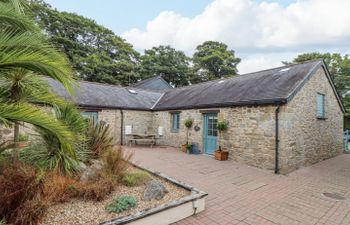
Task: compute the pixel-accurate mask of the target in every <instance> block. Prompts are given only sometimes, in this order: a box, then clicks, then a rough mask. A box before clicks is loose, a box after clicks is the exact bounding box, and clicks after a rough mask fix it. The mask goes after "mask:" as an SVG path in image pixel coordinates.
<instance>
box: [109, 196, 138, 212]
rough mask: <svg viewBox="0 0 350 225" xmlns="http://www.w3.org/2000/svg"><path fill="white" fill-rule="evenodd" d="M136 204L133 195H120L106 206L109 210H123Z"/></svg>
mask: <svg viewBox="0 0 350 225" xmlns="http://www.w3.org/2000/svg"><path fill="white" fill-rule="evenodd" d="M135 206H136V199H135V198H134V197H132V196H120V197H118V198H115V199H113V201H112V202H111V203H110V204H108V205H107V206H106V211H107V212H117V213H120V212H123V211H126V210H129V209H130V208H133V207H135Z"/></svg>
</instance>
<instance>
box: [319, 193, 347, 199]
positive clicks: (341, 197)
mask: <svg viewBox="0 0 350 225" xmlns="http://www.w3.org/2000/svg"><path fill="white" fill-rule="evenodd" d="M323 195H324V196H326V197H328V198H331V199H334V200H345V199H346V198H345V197H344V196H342V195H340V194H337V193H328V192H325V193H323Z"/></svg>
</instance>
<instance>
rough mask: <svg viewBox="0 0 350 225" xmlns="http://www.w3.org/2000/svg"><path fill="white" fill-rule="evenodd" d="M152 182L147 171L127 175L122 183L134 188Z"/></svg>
mask: <svg viewBox="0 0 350 225" xmlns="http://www.w3.org/2000/svg"><path fill="white" fill-rule="evenodd" d="M149 180H151V175H150V174H149V173H147V172H145V171H137V172H133V173H127V174H125V175H124V176H123V178H122V183H123V184H124V185H126V186H128V187H134V186H138V185H141V184H144V183H146V182H147V181H149Z"/></svg>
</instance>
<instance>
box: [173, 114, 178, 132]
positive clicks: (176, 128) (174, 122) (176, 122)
mask: <svg viewBox="0 0 350 225" xmlns="http://www.w3.org/2000/svg"><path fill="white" fill-rule="evenodd" d="M179 129H180V113H172V114H171V131H172V132H179Z"/></svg>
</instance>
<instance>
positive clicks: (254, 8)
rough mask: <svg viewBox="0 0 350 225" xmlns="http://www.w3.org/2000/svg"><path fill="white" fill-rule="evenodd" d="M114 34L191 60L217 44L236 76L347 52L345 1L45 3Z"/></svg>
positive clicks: (349, 16)
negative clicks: (307, 55)
mask: <svg viewBox="0 0 350 225" xmlns="http://www.w3.org/2000/svg"><path fill="white" fill-rule="evenodd" d="M45 1H46V2H47V3H49V4H51V5H52V6H53V7H54V8H57V9H58V10H60V11H68V12H75V13H78V14H80V15H83V16H85V17H88V18H91V19H94V20H95V21H96V22H98V23H99V24H102V25H104V26H105V27H107V28H109V29H111V30H113V31H114V32H115V33H116V34H117V35H120V36H121V37H123V38H124V39H125V40H126V41H127V42H129V43H131V44H132V45H133V46H134V48H135V49H136V50H138V51H140V52H143V50H144V49H149V48H151V47H153V46H159V45H171V46H172V47H174V48H176V49H178V50H182V51H184V52H185V53H186V54H187V55H189V56H190V55H192V54H193V52H194V50H195V48H196V46H197V45H199V44H201V43H203V42H204V41H207V40H214V41H221V42H224V43H226V44H227V45H228V46H229V48H230V49H233V50H235V52H236V56H238V57H240V58H241V59H242V61H241V63H240V64H239V65H238V69H239V73H241V74H243V73H248V72H253V71H258V70H262V69H268V68H271V67H276V66H280V65H281V61H291V60H292V59H293V58H294V57H295V56H296V55H298V54H300V53H304V52H313V51H317V52H339V53H342V54H348V53H350V48H349V47H350V46H349V41H350V13H348V11H349V9H350V1H349V0H279V1H278V0H127V1H125V0H99V1H97V0H94V1H93V0H74V1H72V0H45Z"/></svg>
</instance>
